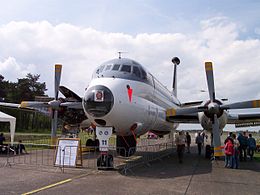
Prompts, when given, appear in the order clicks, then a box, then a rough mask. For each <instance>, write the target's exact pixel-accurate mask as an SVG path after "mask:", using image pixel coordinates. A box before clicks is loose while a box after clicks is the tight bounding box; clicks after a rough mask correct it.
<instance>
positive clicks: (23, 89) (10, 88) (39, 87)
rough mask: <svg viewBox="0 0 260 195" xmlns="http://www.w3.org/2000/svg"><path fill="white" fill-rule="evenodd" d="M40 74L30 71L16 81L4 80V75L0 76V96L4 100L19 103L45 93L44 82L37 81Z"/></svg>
mask: <svg viewBox="0 0 260 195" xmlns="http://www.w3.org/2000/svg"><path fill="white" fill-rule="evenodd" d="M1 78H2V79H1ZM39 78H40V75H39V74H36V75H33V74H31V73H29V74H27V75H26V78H20V79H18V82H9V81H4V77H3V76H2V77H0V87H1V90H0V97H2V98H4V100H5V101H6V102H12V103H20V102H21V101H24V100H27V101H33V100H34V99H35V96H43V95H44V94H45V91H46V90H47V89H46V84H45V82H43V83H41V82H39V81H38V80H39Z"/></svg>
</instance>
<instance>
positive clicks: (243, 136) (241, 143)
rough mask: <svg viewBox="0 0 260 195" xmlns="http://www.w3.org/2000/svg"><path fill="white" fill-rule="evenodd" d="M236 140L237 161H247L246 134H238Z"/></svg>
mask: <svg viewBox="0 0 260 195" xmlns="http://www.w3.org/2000/svg"><path fill="white" fill-rule="evenodd" d="M237 140H238V141H239V148H238V150H239V153H240V154H239V155H240V156H239V159H240V161H243V160H244V161H246V159H247V153H246V150H247V136H246V132H243V134H242V133H239V135H238V137H237Z"/></svg>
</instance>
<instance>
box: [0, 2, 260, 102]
mask: <svg viewBox="0 0 260 195" xmlns="http://www.w3.org/2000/svg"><path fill="white" fill-rule="evenodd" d="M0 4H1V8H2V9H1V12H0V74H2V75H3V76H4V77H5V80H10V81H17V78H22V77H25V76H26V74H27V73H33V74H40V75H41V77H40V79H41V80H40V81H41V82H46V84H47V88H48V91H47V94H48V95H49V96H53V94H54V92H53V90H54V86H53V80H54V64H55V63H61V64H62V65H63V70H62V78H61V84H62V85H64V86H67V87H68V88H70V89H72V90H73V91H75V92H76V93H77V94H79V95H80V96H83V94H84V89H85V88H86V87H87V86H88V83H89V82H90V80H91V75H92V72H93V70H94V69H95V68H96V67H97V66H98V65H100V64H101V63H102V62H104V61H107V60H109V59H113V58H117V57H118V53H117V52H118V51H124V52H125V53H123V57H127V58H131V59H134V60H136V61H138V62H139V63H141V64H143V65H144V66H145V67H146V68H147V69H148V70H149V71H150V72H151V73H152V74H153V75H154V76H155V77H156V78H157V79H158V80H160V81H161V82H162V83H163V84H164V85H165V86H167V87H168V88H169V89H170V88H171V83H172V64H171V59H172V57H174V56H178V57H179V58H180V60H181V64H180V65H179V66H178V98H179V99H180V101H181V102H187V101H197V100H201V99H203V100H205V99H208V93H207V92H201V90H204V91H207V85H206V75H205V70H204V62H205V61H208V60H210V61H213V65H214V77H215V88H216V96H217V97H218V98H228V99H229V101H231V102H234V101H241V100H251V99H259V98H260V89H259V88H260V76H259V75H260V12H259V10H260V1H258V0H211V1H208V0H190V1H183V0H163V1H162V0H149V1H148V0H131V1H126V0H120V1H119V0H95V1H90V0H74V1H69V0H44V1H36V0H19V1H15V0H9V1H4V0H0Z"/></svg>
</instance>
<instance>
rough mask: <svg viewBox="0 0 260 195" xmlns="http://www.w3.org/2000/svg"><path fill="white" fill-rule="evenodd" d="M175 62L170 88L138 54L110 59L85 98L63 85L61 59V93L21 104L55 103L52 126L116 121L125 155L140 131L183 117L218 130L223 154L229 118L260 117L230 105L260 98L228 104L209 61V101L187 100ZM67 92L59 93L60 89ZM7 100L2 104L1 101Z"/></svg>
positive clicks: (164, 128)
mask: <svg viewBox="0 0 260 195" xmlns="http://www.w3.org/2000/svg"><path fill="white" fill-rule="evenodd" d="M172 63H173V65H174V71H173V86H172V91H169V90H168V89H167V88H166V87H165V86H164V85H162V84H161V83H160V82H159V81H158V80H157V79H156V78H155V77H154V76H153V75H152V74H151V73H150V72H149V71H147V70H146V69H145V67H144V66H142V65H141V64H140V63H138V62H136V61H135V60H132V59H127V58H121V56H119V58H117V59H112V60H109V61H107V62H105V63H103V64H101V65H100V66H98V67H97V68H96V70H95V71H94V73H93V75H92V80H91V82H90V84H89V86H88V87H87V89H85V94H84V97H83V98H81V97H80V96H78V95H77V94H75V93H74V92H73V91H71V90H70V89H68V88H66V87H64V86H60V78H61V68H62V66H61V65H55V99H54V100H52V101H50V102H35V101H23V102H22V103H21V104H20V106H19V107H20V108H29V109H30V108H32V109H37V110H41V109H42V108H48V109H52V111H53V112H52V113H53V114H52V121H53V122H52V129H53V131H52V132H53V134H54V133H55V129H56V124H57V117H60V118H62V119H63V120H65V121H67V122H68V123H70V124H71V123H80V122H82V121H84V122H85V123H86V124H88V125H89V124H90V123H92V124H94V125H95V126H97V127H111V128H112V129H113V133H114V134H115V135H116V137H117V138H116V139H117V141H116V145H117V148H124V149H125V150H124V152H120V151H121V150H119V152H120V154H121V155H123V156H130V155H132V154H133V153H134V152H135V148H136V137H138V136H140V135H143V134H145V133H146V132H148V131H151V132H153V133H155V134H157V135H164V134H168V133H170V132H171V131H172V130H176V128H177V127H178V125H179V123H200V124H201V126H202V127H203V129H205V130H208V131H211V132H212V133H213V138H214V139H213V144H214V155H215V156H219V155H222V152H221V149H220V146H221V142H220V134H221V131H222V129H223V128H224V127H225V125H226V124H228V123H229V124H232V123H236V122H239V121H260V114H258V113H257V114H230V113H229V112H228V110H230V109H244V108H256V107H260V100H252V101H244V102H237V103H231V104H225V103H223V101H222V100H220V99H217V98H216V97H215V88H214V78H213V65H212V62H206V63H205V71H206V77H207V85H208V92H209V100H208V101H204V102H203V101H199V102H189V103H181V102H180V101H179V100H178V99H177V79H176V75H177V66H178V65H179V64H180V60H179V58H177V57H174V58H173V59H172ZM59 91H60V92H61V93H62V94H63V95H64V96H65V98H58V92H59ZM0 105H1V104H0Z"/></svg>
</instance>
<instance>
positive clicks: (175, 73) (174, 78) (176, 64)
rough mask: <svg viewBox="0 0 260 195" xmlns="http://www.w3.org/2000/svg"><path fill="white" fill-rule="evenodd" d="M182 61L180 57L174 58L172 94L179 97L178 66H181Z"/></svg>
mask: <svg viewBox="0 0 260 195" xmlns="http://www.w3.org/2000/svg"><path fill="white" fill-rule="evenodd" d="M180 62H181V61H180V59H179V58H178V57H174V58H172V63H173V65H174V67H173V78H172V93H173V95H174V96H177V66H178V65H179V64H180Z"/></svg>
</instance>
